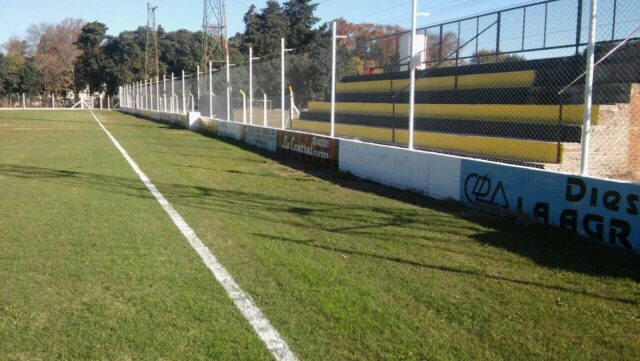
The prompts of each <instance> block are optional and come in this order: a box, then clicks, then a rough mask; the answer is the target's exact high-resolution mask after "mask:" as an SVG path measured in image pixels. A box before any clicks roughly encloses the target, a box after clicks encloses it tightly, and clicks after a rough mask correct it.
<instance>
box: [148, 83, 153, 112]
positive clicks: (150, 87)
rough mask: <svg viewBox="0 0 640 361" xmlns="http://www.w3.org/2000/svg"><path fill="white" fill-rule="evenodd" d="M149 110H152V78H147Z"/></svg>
mask: <svg viewBox="0 0 640 361" xmlns="http://www.w3.org/2000/svg"><path fill="white" fill-rule="evenodd" d="M149 110H153V78H150V79H149Z"/></svg>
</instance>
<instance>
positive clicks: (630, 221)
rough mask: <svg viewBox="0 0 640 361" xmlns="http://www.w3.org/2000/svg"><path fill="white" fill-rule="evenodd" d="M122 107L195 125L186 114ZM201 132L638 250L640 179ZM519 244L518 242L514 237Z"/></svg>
mask: <svg viewBox="0 0 640 361" xmlns="http://www.w3.org/2000/svg"><path fill="white" fill-rule="evenodd" d="M121 111H122V112H124V113H127V114H133V115H137V116H140V117H144V118H148V119H152V120H156V121H163V122H167V123H170V124H177V123H179V122H180V121H182V124H183V126H184V127H187V126H189V127H191V126H190V125H189V124H191V122H188V123H187V119H186V116H183V115H177V114H173V115H167V113H157V112H156V113H152V112H148V111H141V110H135V109H126V108H125V109H121ZM197 123H198V124H197V129H198V131H200V132H202V133H207V134H211V135H215V136H220V137H226V138H232V139H235V140H237V141H243V142H245V143H247V144H251V145H253V146H256V147H259V148H262V149H266V150H269V151H272V152H277V153H279V154H283V155H288V156H294V157H296V158H300V159H303V160H306V161H313V162H319V163H323V164H326V165H329V166H333V167H337V168H339V169H340V170H341V171H344V172H348V173H351V174H354V175H356V176H358V177H360V178H364V179H369V180H372V181H375V182H379V183H382V184H385V185H388V186H391V187H395V188H399V189H403V190H410V191H414V192H418V193H421V194H424V195H426V196H430V197H433V198H437V199H451V200H455V201H460V202H463V203H465V204H467V205H469V206H472V207H476V208H482V209H484V210H485V211H488V212H495V213H498V214H504V213H505V212H507V213H513V214H516V215H518V218H523V217H527V218H529V219H532V220H535V221H537V222H540V223H542V224H546V225H550V226H555V227H558V228H562V229H565V230H569V231H571V232H575V233H579V234H581V235H584V236H587V237H590V238H593V239H596V240H598V241H600V242H603V243H605V244H607V245H610V246H614V247H619V248H622V249H625V250H628V251H633V252H639V250H640V222H639V217H640V184H638V183H629V182H622V181H613V180H606V179H598V178H594V177H582V176H578V175H572V174H566V173H559V172H552V171H548V170H541V169H533V168H526V167H521V166H514V165H508V164H501V163H494V162H489V161H482V160H476V159H468V158H462V157H457V156H449V155H444V154H439V153H431V152H424V151H416V150H409V149H405V148H397V147H390V146H384V145H379V144H372V143H364V142H360V141H356V140H349V139H338V138H331V137H327V136H321V135H317V134H310V133H304V132H299V131H290V130H279V129H273V128H266V127H261V126H256V125H247V124H241V123H234V122H227V121H223V120H217V119H211V118H204V117H200V118H199V119H198V120H197ZM514 242H517V240H514Z"/></svg>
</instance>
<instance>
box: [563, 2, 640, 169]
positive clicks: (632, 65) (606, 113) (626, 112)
mask: <svg viewBox="0 0 640 361" xmlns="http://www.w3.org/2000/svg"><path fill="white" fill-rule="evenodd" d="M587 4H589V2H585V6H587ZM639 5H640V2H638V1H625V0H618V1H613V0H609V1H598V18H597V31H596V41H597V43H596V44H597V45H596V47H595V56H594V60H595V63H596V66H595V69H594V77H593V84H594V85H593V110H592V121H591V127H590V131H589V133H588V135H589V139H588V153H587V154H586V156H587V161H588V162H587V163H588V165H587V169H586V172H587V174H590V175H594V176H599V177H610V178H616V179H623V180H631V181H640V110H638V108H637V104H640V98H639V97H638V90H640V89H639V88H638V83H639V82H640V67H639V66H638V65H639V61H640V40H637V37H639V36H640V7H639ZM585 9H588V7H586V8H585ZM586 12H588V11H587V10H586ZM583 34H585V36H584V37H583V41H587V39H588V38H587V35H588V30H584V31H583ZM616 39H623V40H616ZM627 39H628V40H627ZM611 40H614V41H611ZM585 78H586V76H584V77H581V78H580V81H579V82H576V83H579V84H584V80H585ZM571 88H572V87H571ZM571 88H569V89H571ZM567 92H570V90H567ZM585 140H586V139H585V138H584V137H583V141H585ZM572 151H573V153H571V152H567V154H566V155H565V156H566V157H573V158H578V155H580V156H582V153H581V152H579V151H578V150H577V149H575V150H573V149H572ZM561 170H566V169H561Z"/></svg>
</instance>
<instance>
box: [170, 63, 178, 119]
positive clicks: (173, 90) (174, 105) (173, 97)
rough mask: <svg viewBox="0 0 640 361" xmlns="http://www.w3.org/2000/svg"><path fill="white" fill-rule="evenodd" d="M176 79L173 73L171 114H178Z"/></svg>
mask: <svg viewBox="0 0 640 361" xmlns="http://www.w3.org/2000/svg"><path fill="white" fill-rule="evenodd" d="M175 83H176V78H175V76H174V75H173V73H171V113H175V112H176V105H177V104H176V100H175V97H176V84H175Z"/></svg>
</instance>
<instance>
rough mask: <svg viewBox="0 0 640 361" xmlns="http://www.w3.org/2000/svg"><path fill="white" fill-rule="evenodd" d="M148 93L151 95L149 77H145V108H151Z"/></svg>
mask: <svg viewBox="0 0 640 361" xmlns="http://www.w3.org/2000/svg"><path fill="white" fill-rule="evenodd" d="M148 95H149V87H148V86H147V79H145V80H144V110H147V109H149V105H148V102H149V97H148ZM92 99H93V98H92ZM92 101H93V100H92Z"/></svg>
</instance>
